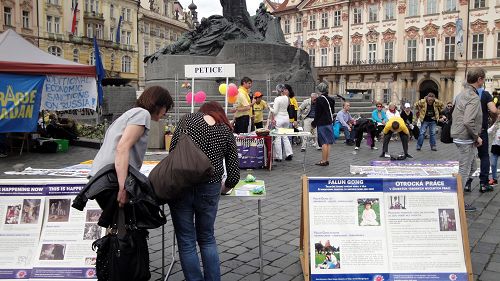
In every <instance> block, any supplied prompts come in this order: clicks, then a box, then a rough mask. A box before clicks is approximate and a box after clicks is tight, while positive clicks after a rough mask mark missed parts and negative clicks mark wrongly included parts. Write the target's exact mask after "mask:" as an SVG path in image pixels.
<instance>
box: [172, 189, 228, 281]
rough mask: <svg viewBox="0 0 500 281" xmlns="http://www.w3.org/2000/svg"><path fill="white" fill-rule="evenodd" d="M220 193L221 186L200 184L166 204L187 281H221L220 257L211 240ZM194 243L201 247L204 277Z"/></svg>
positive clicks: (213, 241)
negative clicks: (168, 208)
mask: <svg viewBox="0 0 500 281" xmlns="http://www.w3.org/2000/svg"><path fill="white" fill-rule="evenodd" d="M220 189H221V184H220V183H205V184H201V185H199V186H195V187H193V188H192V189H187V190H186V192H185V194H184V196H183V198H181V199H179V200H178V201H176V202H174V203H169V204H168V205H169V207H170V216H171V217H172V223H173V224H174V229H175V234H176V237H177V242H178V244H179V257H180V260H181V266H182V271H183V272H184V277H185V278H186V280H187V281H203V280H205V281H219V280H220V262H219V253H218V251H217V242H216V241H215V236H214V223H215V217H216V216H217V207H218V204H219V197H220V191H221V190H220ZM196 242H198V246H199V247H200V252H201V260H202V262H203V273H202V272H201V268H200V260H199V259H198V254H197V252H196Z"/></svg>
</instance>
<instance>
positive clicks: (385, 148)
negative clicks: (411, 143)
mask: <svg viewBox="0 0 500 281" xmlns="http://www.w3.org/2000/svg"><path fill="white" fill-rule="evenodd" d="M392 134H394V133H393V132H392V131H389V132H388V133H387V134H385V135H384V144H383V146H382V147H383V153H387V152H388V151H389V142H390V141H391V137H392ZM399 139H400V140H401V144H402V145H403V152H404V154H405V155H406V154H408V135H407V134H405V133H403V132H399Z"/></svg>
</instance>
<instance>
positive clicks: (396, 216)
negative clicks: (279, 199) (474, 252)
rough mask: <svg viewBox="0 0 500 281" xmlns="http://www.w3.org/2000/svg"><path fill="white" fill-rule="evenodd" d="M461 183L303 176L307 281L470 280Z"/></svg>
mask: <svg viewBox="0 0 500 281" xmlns="http://www.w3.org/2000/svg"><path fill="white" fill-rule="evenodd" d="M457 186H461V185H460V184H458V185H457V178H454V177H427V178H408V177H407V178H404V179H396V178H306V177H304V178H303V197H302V213H301V214H302V216H301V261H302V268H303V271H304V280H313V281H320V280H321V281H347V280H366V281H372V280H374V281H383V280H386V281H387V280H394V281H398V280H399V281H403V280H415V281H417V280H419V281H424V280H425V281H428V280H436V281H450V280H451V281H458V280H463V281H465V280H472V267H471V263H470V253H469V245H468V236H467V224H466V221H465V212H464V206H463V204H464V203H463V199H462V198H463V197H462V190H461V189H460V188H458V189H457Z"/></svg>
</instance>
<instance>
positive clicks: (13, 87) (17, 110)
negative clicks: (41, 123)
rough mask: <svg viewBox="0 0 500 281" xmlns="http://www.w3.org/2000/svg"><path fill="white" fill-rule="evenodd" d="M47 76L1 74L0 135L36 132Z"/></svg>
mask: <svg viewBox="0 0 500 281" xmlns="http://www.w3.org/2000/svg"><path fill="white" fill-rule="evenodd" d="M44 80H45V76H39V75H38V76H37V75H14V74H0V133H11V132H33V131H36V125H37V120H38V112H40V97H41V95H42V94H41V93H42V85H43V82H44Z"/></svg>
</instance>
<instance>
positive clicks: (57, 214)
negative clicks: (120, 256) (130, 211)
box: [31, 195, 105, 280]
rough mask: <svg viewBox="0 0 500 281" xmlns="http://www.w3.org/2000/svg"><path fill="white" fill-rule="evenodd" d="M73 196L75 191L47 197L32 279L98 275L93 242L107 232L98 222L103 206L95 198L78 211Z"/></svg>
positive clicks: (84, 277) (74, 277)
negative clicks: (71, 194)
mask: <svg viewBox="0 0 500 281" xmlns="http://www.w3.org/2000/svg"><path fill="white" fill-rule="evenodd" d="M73 198H74V195H73V196H51V197H47V198H46V203H45V208H46V212H45V216H44V227H43V229H42V234H41V237H40V243H39V246H38V250H37V252H36V254H35V263H34V267H33V272H32V275H31V278H32V279H37V280H39V279H61V278H64V279H87V278H96V275H95V274H96V272H95V262H96V253H95V252H94V251H93V250H92V242H94V241H95V240H96V239H99V238H101V237H102V236H103V235H105V229H104V228H102V227H100V226H98V225H97V222H98V221H99V217H100V215H101V209H100V208H99V206H98V205H97V202H95V201H93V200H92V201H88V202H87V206H86V207H85V209H84V210H83V212H82V211H78V210H76V209H74V208H71V203H72V200H73Z"/></svg>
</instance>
